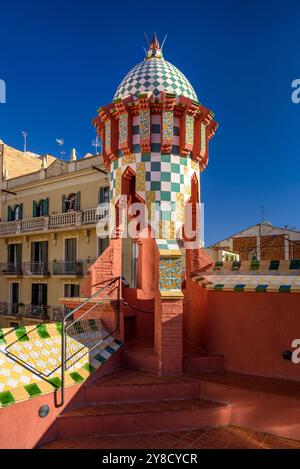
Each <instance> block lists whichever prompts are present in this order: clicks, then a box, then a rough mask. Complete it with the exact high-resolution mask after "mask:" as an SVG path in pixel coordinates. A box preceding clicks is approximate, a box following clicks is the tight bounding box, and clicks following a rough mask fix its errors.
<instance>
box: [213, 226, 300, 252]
mask: <svg viewBox="0 0 300 469" xmlns="http://www.w3.org/2000/svg"><path fill="white" fill-rule="evenodd" d="M210 249H211V250H219V249H223V250H228V251H231V252H234V253H236V254H239V256H240V260H242V261H248V260H252V259H257V260H286V261H287V260H293V259H300V232H299V231H296V230H295V229H289V228H288V227H285V228H278V227H276V226H273V225H272V224H271V223H269V222H264V223H259V224H257V225H254V226H251V227H250V228H247V229H245V230H243V231H240V232H239V233H236V234H234V235H232V236H230V237H229V238H226V239H224V240H222V241H219V242H218V243H215V244H213V245H212V246H210ZM218 260H220V259H218Z"/></svg>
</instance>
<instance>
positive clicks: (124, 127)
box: [119, 112, 128, 144]
mask: <svg viewBox="0 0 300 469" xmlns="http://www.w3.org/2000/svg"><path fill="white" fill-rule="evenodd" d="M127 137H128V114H127V112H124V113H123V114H121V115H120V117H119V144H122V143H125V142H126V141H127Z"/></svg>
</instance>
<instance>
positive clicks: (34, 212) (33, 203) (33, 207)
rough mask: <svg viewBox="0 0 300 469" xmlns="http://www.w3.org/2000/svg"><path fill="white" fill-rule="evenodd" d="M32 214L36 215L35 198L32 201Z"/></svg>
mask: <svg viewBox="0 0 300 469" xmlns="http://www.w3.org/2000/svg"><path fill="white" fill-rule="evenodd" d="M32 216H33V217H36V216H37V203H36V201H35V200H34V201H33V202H32Z"/></svg>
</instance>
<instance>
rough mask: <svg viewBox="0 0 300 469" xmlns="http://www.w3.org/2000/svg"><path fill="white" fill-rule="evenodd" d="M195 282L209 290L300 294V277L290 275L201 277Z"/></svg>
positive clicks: (220, 275)
mask: <svg viewBox="0 0 300 469" xmlns="http://www.w3.org/2000/svg"><path fill="white" fill-rule="evenodd" d="M193 280H194V281H195V282H196V283H198V284H199V285H201V286H202V287H204V288H207V289H209V290H216V291H224V290H231V291H232V290H233V291H240V292H245V291H256V292H280V293H300V276H289V275H237V274H234V275H226V274H224V273H223V274H219V275H213V274H211V275H209V274H208V275H201V276H197V277H194V278H193Z"/></svg>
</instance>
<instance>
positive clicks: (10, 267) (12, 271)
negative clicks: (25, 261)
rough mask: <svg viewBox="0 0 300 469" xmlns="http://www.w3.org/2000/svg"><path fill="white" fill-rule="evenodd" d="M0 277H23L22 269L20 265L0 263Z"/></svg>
mask: <svg viewBox="0 0 300 469" xmlns="http://www.w3.org/2000/svg"><path fill="white" fill-rule="evenodd" d="M0 275H8V276H10V275H12V276H16V277H18V276H21V275H23V267H22V264H21V263H20V264H19V263H14V262H1V263H0Z"/></svg>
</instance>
